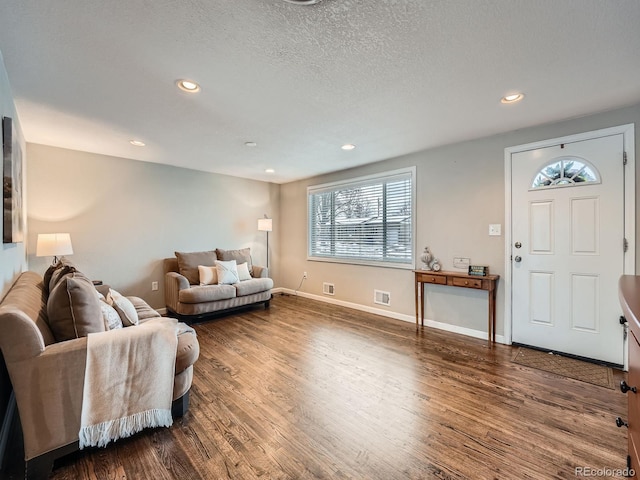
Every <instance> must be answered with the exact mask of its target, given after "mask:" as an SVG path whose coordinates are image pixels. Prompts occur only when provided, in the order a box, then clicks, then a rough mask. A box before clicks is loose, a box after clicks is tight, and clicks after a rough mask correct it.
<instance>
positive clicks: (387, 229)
mask: <svg viewBox="0 0 640 480" xmlns="http://www.w3.org/2000/svg"><path fill="white" fill-rule="evenodd" d="M414 176H415V169H414V168H412V169H407V170H400V171H395V172H388V173H386V174H380V175H376V176H371V177H365V178H360V179H354V180H352V181H349V182H340V183H334V184H326V185H318V186H314V187H309V188H308V208H309V213H308V216H309V217H308V219H309V236H308V238H309V249H308V254H309V257H310V258H311V259H317V260H330V261H344V262H348V263H380V262H382V263H388V264H398V265H401V266H411V267H412V266H413V263H414V262H413V252H414V248H413V237H414V234H413V232H414V228H413V223H414V222H413V218H414V210H415V207H414V203H415V202H414V185H413V183H414V180H413V179H414ZM389 266H391V265H389Z"/></svg>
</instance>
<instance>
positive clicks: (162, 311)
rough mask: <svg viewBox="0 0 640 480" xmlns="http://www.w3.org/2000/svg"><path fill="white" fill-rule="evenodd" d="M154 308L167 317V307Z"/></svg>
mask: <svg viewBox="0 0 640 480" xmlns="http://www.w3.org/2000/svg"><path fill="white" fill-rule="evenodd" d="M154 310H155V311H156V312H158V313H159V314H160V315H162V316H163V317H165V316H166V315H167V309H166V308H154Z"/></svg>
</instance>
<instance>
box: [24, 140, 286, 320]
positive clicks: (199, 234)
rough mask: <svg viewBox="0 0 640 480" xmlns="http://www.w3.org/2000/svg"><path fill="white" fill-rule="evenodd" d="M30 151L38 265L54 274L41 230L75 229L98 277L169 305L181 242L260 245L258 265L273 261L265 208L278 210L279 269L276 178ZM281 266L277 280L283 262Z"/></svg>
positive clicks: (80, 256)
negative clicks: (169, 279) (166, 273)
mask: <svg viewBox="0 0 640 480" xmlns="http://www.w3.org/2000/svg"><path fill="white" fill-rule="evenodd" d="M27 149H28V153H29V158H30V168H29V171H28V177H27V184H28V185H29V194H28V205H29V208H28V225H29V237H28V252H29V269H31V270H35V271H39V272H44V270H45V269H46V267H47V265H48V264H49V263H50V262H51V258H38V257H35V255H34V254H35V245H36V238H37V234H38V233H55V232H69V233H70V234H71V239H72V243H73V248H74V255H73V256H72V257H70V259H71V260H72V261H73V262H74V263H76V264H77V265H78V267H79V268H80V269H81V270H82V271H83V272H85V273H86V274H87V275H88V276H90V278H92V279H99V280H103V281H104V282H105V283H108V284H110V285H112V286H113V287H114V288H115V289H117V290H120V291H121V292H122V293H124V294H127V295H137V296H140V297H143V298H145V299H146V300H147V301H148V302H149V303H150V304H151V305H152V306H153V307H156V308H163V307H164V297H163V282H164V279H163V273H162V259H163V258H165V257H169V256H173V252H174V251H176V250H178V251H196V250H210V249H214V248H216V247H219V248H225V249H231V248H244V247H250V248H251V251H252V255H253V260H254V263H256V264H257V265H264V263H265V260H266V250H265V243H266V241H265V240H266V238H265V234H264V232H258V230H257V219H258V218H260V217H262V215H263V214H265V213H266V214H268V215H269V216H273V218H274V221H273V223H274V232H272V233H271V236H270V250H271V253H270V258H269V260H270V266H271V267H274V265H273V263H272V262H271V259H272V258H275V257H277V248H276V247H277V239H278V226H279V223H280V221H279V218H278V202H279V199H278V193H279V187H278V186H277V185H275V184H270V183H265V182H257V181H253V180H245V179H240V178H236V177H229V176H224V175H216V174H210V173H204V172H198V171H195V170H187V169H183V168H177V167H170V166H166V165H158V164H153V163H146V162H139V161H135V160H128V159H123V158H115V157H108V156H104V155H97V154H92V153H86V152H78V151H73V150H66V149H61V148H55V147H48V146H43V145H35V144H28V145H27ZM271 272H272V274H273V275H274V276H275V278H276V279H277V277H278V269H277V268H271ZM153 281H158V282H159V284H160V290H159V291H157V292H154V291H152V290H151V282H153Z"/></svg>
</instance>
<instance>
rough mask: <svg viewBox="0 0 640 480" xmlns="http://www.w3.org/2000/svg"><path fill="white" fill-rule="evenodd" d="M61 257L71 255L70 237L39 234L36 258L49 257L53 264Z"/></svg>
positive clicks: (60, 234) (61, 234) (59, 234)
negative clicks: (51, 258)
mask: <svg viewBox="0 0 640 480" xmlns="http://www.w3.org/2000/svg"><path fill="white" fill-rule="evenodd" d="M62 255H73V247H72V246H71V235H69V234H68V233H39V234H38V243H37V244H36V257H51V256H53V263H55V262H56V261H57V260H58V257H60V256H62Z"/></svg>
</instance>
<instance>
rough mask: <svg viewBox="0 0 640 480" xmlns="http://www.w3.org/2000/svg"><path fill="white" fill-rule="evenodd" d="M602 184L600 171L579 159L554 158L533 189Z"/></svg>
mask: <svg viewBox="0 0 640 480" xmlns="http://www.w3.org/2000/svg"><path fill="white" fill-rule="evenodd" d="M589 183H600V175H599V174H598V170H597V169H596V168H595V167H594V166H593V165H591V164H590V163H589V162H588V161H586V160H585V159H583V158H579V157H561V158H554V159H553V160H552V161H551V162H549V163H547V164H546V165H545V166H544V167H542V168H541V169H540V170H539V171H538V173H536V176H535V177H534V179H533V182H532V183H531V188H554V187H567V186H577V185H585V184H589Z"/></svg>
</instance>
